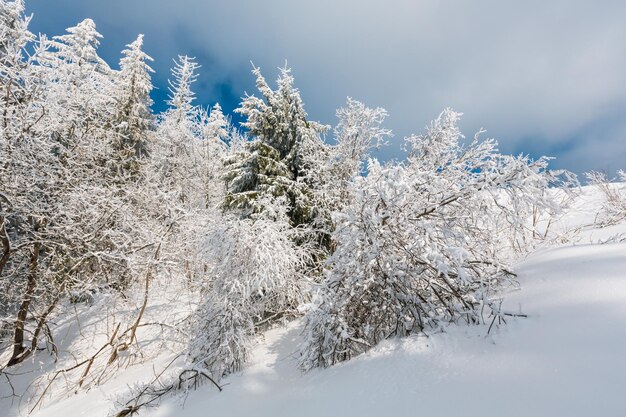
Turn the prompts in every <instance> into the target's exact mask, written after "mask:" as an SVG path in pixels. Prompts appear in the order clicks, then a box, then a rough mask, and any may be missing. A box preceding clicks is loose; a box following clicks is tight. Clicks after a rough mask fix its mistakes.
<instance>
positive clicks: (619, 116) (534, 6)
mask: <svg viewBox="0 0 626 417" xmlns="http://www.w3.org/2000/svg"><path fill="white" fill-rule="evenodd" d="M26 3H27V9H28V11H29V12H30V13H34V18H33V20H32V24H31V29H32V30H33V31H34V32H43V33H46V34H48V35H50V36H52V35H56V34H61V33H62V32H63V31H64V29H65V28H66V27H69V26H73V25H75V24H76V23H77V22H79V21H81V20H82V19H84V18H86V17H91V18H93V19H94V20H95V22H96V24H97V27H98V30H99V31H100V32H101V33H102V34H103V35H104V39H103V41H102V45H101V48H100V52H101V55H102V56H103V57H104V58H105V59H107V60H108V61H109V62H110V63H111V64H112V65H113V66H115V65H117V64H116V63H117V61H118V60H119V51H121V50H122V49H123V48H124V45H125V44H127V43H130V42H131V41H132V40H134V39H135V37H136V36H137V34H139V33H143V34H145V36H146V38H145V49H146V51H147V52H148V53H149V54H150V55H151V56H152V57H153V58H155V63H154V68H155V69H156V70H157V74H156V75H155V79H154V82H155V85H156V86H157V87H158V88H159V90H157V92H156V93H155V100H157V102H158V103H162V100H163V98H164V97H165V95H166V94H167V90H166V85H167V84H166V80H167V78H168V74H169V67H170V66H171V63H172V59H173V58H175V57H176V56H177V55H179V54H181V55H182V54H186V55H189V56H194V57H196V58H197V61H198V62H199V63H200V64H201V65H202V68H201V74H200V77H199V79H198V83H197V86H196V91H197V92H198V101H199V103H201V104H212V103H214V102H216V101H218V102H220V103H221V104H222V106H223V107H224V108H225V109H226V110H232V109H233V108H235V107H236V106H237V104H238V102H239V99H240V97H241V96H242V95H243V94H244V92H245V91H247V92H249V93H254V79H253V77H252V75H251V74H250V68H251V65H250V62H251V61H252V62H254V64H255V65H257V66H260V67H261V68H262V69H263V72H264V74H265V75H266V77H267V78H268V79H274V78H275V77H276V73H277V71H276V68H277V67H279V66H282V65H284V63H285V60H286V61H287V62H288V64H289V66H290V67H292V68H293V73H294V75H295V77H296V84H297V86H298V87H299V88H300V90H301V92H302V96H303V99H304V102H305V105H306V108H307V111H308V113H309V115H310V117H311V118H312V119H315V120H319V121H322V122H324V123H328V124H335V116H334V113H335V109H336V108H337V107H339V106H341V105H342V104H343V103H344V102H345V98H346V97H347V96H351V97H354V98H356V99H358V100H361V101H363V102H365V103H366V104H368V105H370V106H381V107H384V108H386V109H387V110H388V111H389V113H390V117H389V118H388V123H387V127H389V128H391V129H392V130H393V131H394V133H395V137H394V139H393V141H392V142H393V143H392V144H391V145H390V147H389V148H388V149H387V150H385V151H383V152H381V154H380V157H381V158H390V157H401V152H400V150H399V149H400V144H401V142H402V138H403V137H404V136H407V135H409V134H410V133H415V132H420V131H422V130H423V128H424V126H425V125H426V124H427V123H428V121H429V120H431V119H432V118H434V117H436V116H437V115H438V114H439V112H440V111H441V110H442V109H443V108H445V107H453V108H454V109H455V110H457V111H461V112H463V113H464V119H463V122H462V125H461V128H462V130H463V131H464V132H465V133H466V135H467V136H471V135H472V134H473V132H474V131H476V130H478V129H479V128H481V127H484V128H485V129H487V135H488V136H490V137H495V138H497V139H498V140H499V142H500V148H501V149H502V150H503V151H505V152H514V153H519V152H524V153H530V154H531V155H533V156H538V155H543V154H545V155H550V156H554V157H557V160H556V161H555V163H554V166H555V167H566V168H569V169H571V170H574V171H575V172H577V173H581V172H583V171H586V170H590V169H597V170H606V171H609V172H614V171H615V170H616V169H618V168H626V2H624V1H620V0H600V1H589V0H551V1H545V0H541V1H539V0H525V1H515V2H513V1H506V0H505V1H503V0H471V1H470V0H388V1H373V0H315V1H306V2H305V1H297V0H263V1H260V0H245V1H244V0H228V1H218V0H106V1H103V0H26ZM157 106H162V104H157Z"/></svg>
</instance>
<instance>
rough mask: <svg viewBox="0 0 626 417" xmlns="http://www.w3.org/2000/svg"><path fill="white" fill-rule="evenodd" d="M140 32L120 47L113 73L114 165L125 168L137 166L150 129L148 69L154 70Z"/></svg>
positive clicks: (145, 148) (149, 70)
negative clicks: (127, 43) (117, 69)
mask: <svg viewBox="0 0 626 417" xmlns="http://www.w3.org/2000/svg"><path fill="white" fill-rule="evenodd" d="M142 46H143V35H139V36H138V37H137V39H136V40H135V41H134V42H132V43H131V44H129V45H127V49H125V50H124V51H122V54H123V55H124V57H123V58H122V59H121V60H120V71H119V73H117V74H116V77H115V84H116V85H115V88H116V90H117V91H116V94H115V99H116V111H115V113H116V114H115V121H114V125H115V130H116V131H117V135H116V136H115V137H114V138H113V142H112V146H113V149H114V155H115V156H116V159H117V160H118V161H117V163H116V165H117V166H118V167H119V168H124V169H125V170H127V171H130V172H135V173H136V171H137V170H138V167H137V160H138V159H139V158H142V157H145V156H146V155H147V153H148V145H147V143H146V141H147V139H148V132H150V131H151V130H153V127H154V117H153V116H152V112H151V110H150V106H151V105H152V99H151V98H150V92H151V91H152V81H151V78H150V73H152V72H154V71H153V70H152V68H150V66H149V65H148V62H150V61H152V58H151V57H150V56H148V55H147V54H146V53H145V52H144V51H143V50H142V49H141V48H142Z"/></svg>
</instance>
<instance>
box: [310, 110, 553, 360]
mask: <svg viewBox="0 0 626 417" xmlns="http://www.w3.org/2000/svg"><path fill="white" fill-rule="evenodd" d="M459 117H460V114H459V113H456V112H454V111H452V110H449V109H448V110H446V111H444V112H443V113H442V114H441V115H440V116H439V118H438V119H437V120H435V121H434V122H433V123H432V125H431V126H430V128H429V129H428V131H427V132H426V134H424V135H420V136H411V137H409V138H407V139H406V141H407V146H408V148H409V157H408V160H407V163H406V164H405V165H390V166H381V165H380V164H378V163H377V162H375V161H370V163H369V166H368V175H367V176H366V177H359V178H356V179H355V180H354V181H353V182H352V183H351V187H350V193H351V195H352V198H351V202H350V204H349V205H348V206H347V207H346V208H345V209H344V210H343V211H342V212H340V213H337V214H336V217H335V223H336V227H337V228H336V230H335V232H334V234H333V239H334V240H335V241H336V243H337V249H336V251H335V252H334V253H333V255H332V256H331V257H330V259H329V261H328V264H327V270H326V282H325V283H324V284H323V286H322V288H321V291H320V294H319V297H318V299H317V302H316V308H314V309H313V310H312V311H311V312H310V313H309V315H308V318H307V325H306V331H305V342H304V345H303V356H302V367H303V368H304V369H310V368H312V367H317V366H329V365H332V364H334V363H336V362H339V361H343V360H347V359H349V358H350V357H352V356H355V355H357V354H359V353H361V352H364V351H366V350H367V349H369V348H371V347H372V346H374V345H376V344H377V343H378V342H380V341H381V340H384V339H386V338H389V337H392V336H403V335H407V334H409V333H413V332H421V331H428V330H429V329H431V330H433V329H438V328H439V326H440V325H441V324H442V323H447V322H451V321H466V322H467V323H478V322H481V320H482V316H481V311H482V310H481V308H483V307H485V308H486V310H487V311H490V307H491V306H493V303H492V298H491V297H492V296H493V295H492V291H491V289H492V288H493V287H497V286H498V285H499V284H500V283H501V282H502V280H503V279H504V278H506V277H507V276H510V275H511V274H512V273H511V272H510V268H509V266H508V265H507V262H506V260H507V259H509V258H508V256H507V255H508V254H507V253H505V252H504V250H503V248H502V245H501V241H500V239H499V234H498V233H497V230H495V229H494V225H497V224H498V223H496V222H494V221H493V220H494V218H495V217H498V216H501V215H502V213H505V215H506V216H507V217H508V218H509V219H511V220H513V219H514V218H515V217H516V216H519V215H520V214H519V212H518V211H516V210H514V208H511V207H507V206H504V205H498V201H499V199H501V198H502V195H503V194H504V195H513V196H514V198H515V199H516V201H522V202H525V203H528V204H534V205H538V206H540V207H542V208H547V209H549V208H552V207H553V202H552V201H551V200H550V198H549V197H546V193H543V191H545V189H546V188H547V187H548V185H549V184H550V182H551V181H552V180H553V175H552V174H551V173H549V172H548V171H546V167H547V160H546V159H539V160H537V161H532V160H530V159H528V158H527V157H523V156H520V157H512V156H507V155H501V154H499V153H498V152H497V150H496V143H495V141H493V140H485V141H479V140H478V138H476V139H475V140H474V141H472V142H471V144H469V145H468V146H466V147H464V146H463V145H462V144H461V139H462V135H461V133H460V131H459V130H458V127H457V122H458V119H459ZM494 206H495V207H496V209H494ZM527 220H528V219H517V221H512V222H511V225H512V226H514V227H521V226H520V225H521V224H523V223H524V222H526V221H527Z"/></svg>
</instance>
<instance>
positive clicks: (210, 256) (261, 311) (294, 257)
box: [189, 202, 308, 379]
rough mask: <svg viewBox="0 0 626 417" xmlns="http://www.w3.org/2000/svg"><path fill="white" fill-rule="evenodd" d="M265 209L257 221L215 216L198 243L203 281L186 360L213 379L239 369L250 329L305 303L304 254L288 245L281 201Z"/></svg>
mask: <svg viewBox="0 0 626 417" xmlns="http://www.w3.org/2000/svg"><path fill="white" fill-rule="evenodd" d="M267 207H268V208H271V210H266V211H265V212H264V213H263V214H262V215H261V216H262V217H257V218H247V219H241V218H239V217H236V216H233V215H226V216H223V217H219V218H218V219H216V220H215V221H214V222H212V223H211V225H210V226H209V230H208V233H207V236H206V239H205V241H204V248H203V249H204V254H205V260H206V262H207V265H208V266H207V277H208V282H207V283H206V287H205V289H204V293H205V296H204V298H203V303H202V305H201V306H200V308H199V309H198V312H197V314H196V317H195V320H194V321H195V324H194V331H193V340H192V341H191V344H190V351H189V356H190V359H191V361H192V363H194V364H195V365H196V366H200V367H204V368H205V369H207V370H208V371H209V372H210V374H211V376H212V377H213V378H216V379H219V378H221V377H222V376H223V375H224V374H227V373H229V372H232V371H234V370H237V369H239V368H240V367H241V364H242V363H243V362H244V361H245V358H246V356H247V353H246V352H247V348H248V346H249V343H250V337H251V336H253V335H254V333H255V331H256V329H258V328H259V327H263V326H265V325H267V324H270V323H272V322H274V321H276V320H277V319H279V318H281V317H284V316H287V315H293V314H296V313H297V310H296V309H297V307H298V306H299V305H300V304H302V303H303V302H304V301H305V300H306V299H307V293H306V288H307V285H306V280H305V278H304V276H303V275H302V270H303V267H304V265H305V264H306V261H307V253H308V252H307V250H306V249H305V248H303V247H302V246H298V245H296V244H295V243H294V239H293V236H292V234H293V233H297V230H294V229H293V228H292V227H291V226H290V225H289V221H288V219H287V216H286V213H285V205H284V202H282V203H281V202H279V203H278V204H277V203H276V202H274V203H269V202H268V203H267Z"/></svg>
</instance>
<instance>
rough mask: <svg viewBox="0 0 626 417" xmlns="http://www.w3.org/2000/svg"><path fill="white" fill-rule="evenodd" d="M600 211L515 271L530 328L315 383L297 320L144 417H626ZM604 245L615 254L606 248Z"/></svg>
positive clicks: (152, 364)
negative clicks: (571, 236) (219, 374)
mask: <svg viewBox="0 0 626 417" xmlns="http://www.w3.org/2000/svg"><path fill="white" fill-rule="evenodd" d="M596 202H597V196H596V195H595V194H594V193H593V189H590V188H585V189H584V193H583V195H582V196H581V197H580V198H579V200H578V202H577V203H576V205H575V207H574V208H573V209H572V210H571V211H570V212H569V213H568V214H567V215H566V216H564V218H563V219H562V221H561V222H560V223H559V224H558V225H555V226H553V227H565V228H568V229H571V228H572V227H575V226H582V228H581V231H580V232H579V233H578V234H577V237H576V239H575V240H574V242H576V243H571V241H570V243H567V244H564V245H562V246H560V247H554V248H550V249H542V250H540V251H537V252H535V253H533V254H531V255H530V256H529V257H528V258H527V259H525V260H524V261H522V262H520V263H519V264H518V265H517V267H516V271H517V273H518V281H519V283H520V288H521V289H520V290H516V291H511V292H509V293H504V294H503V300H504V301H503V310H505V311H508V312H512V313H520V312H521V313H523V314H524V315H527V317H525V318H524V317H510V316H507V317H505V318H506V321H507V323H506V324H502V325H498V323H497V321H496V323H494V325H493V327H492V328H491V330H490V331H489V328H490V324H491V319H490V318H488V317H485V324H484V325H480V326H471V327H467V326H448V327H447V328H446V331H445V332H442V333H438V334H434V335H431V336H430V337H426V336H413V337H409V338H406V339H400V340H389V341H387V342H385V343H383V344H382V345H380V346H377V347H376V348H375V349H373V350H371V351H370V352H368V353H367V354H364V355H362V356H360V357H357V358H355V359H353V360H351V361H349V362H347V363H343V364H340V365H338V366H335V367H332V368H329V369H323V370H314V371H312V372H309V373H307V374H302V373H301V372H300V371H299V370H298V369H297V366H296V362H297V354H298V353H297V352H298V343H299V340H300V332H301V330H302V322H301V321H295V322H292V323H290V324H289V325H287V326H285V327H282V328H276V329H273V330H270V331H269V332H267V333H266V335H265V337H264V339H263V340H260V341H259V342H258V345H257V346H256V348H255V349H254V351H253V354H252V357H251V358H250V361H249V364H248V366H247V368H246V369H245V370H244V371H243V372H240V373H237V374H234V375H231V376H230V377H228V378H226V379H225V380H223V381H222V384H223V388H224V389H223V391H222V392H217V390H216V389H215V388H214V387H213V386H211V385H210V384H207V385H204V386H202V387H201V388H200V389H198V390H197V391H192V392H191V393H189V395H188V396H186V397H183V396H180V395H179V396H169V397H167V399H166V400H165V401H164V402H163V403H162V404H161V405H160V406H159V407H156V408H147V409H143V410H142V411H141V412H140V414H139V415H140V416H155V417H174V416H176V417H200V416H206V415H215V416H222V417H225V416H272V417H281V416H298V417H305V416H360V417H369V416H377V417H379V416H397V417H401V416H416V415H419V416H425V417H429V416H432V417H435V416H441V417H443V416H446V417H447V416H457V415H463V416H466V417H472V416H524V417H529V416H532V417H541V416H568V417H577V416H590V415H595V416H603V417H604V416H607V417H610V416H626V401H625V400H624V393H625V392H626V391H625V390H626V388H625V387H626V356H625V355H624V346H626V243H624V242H622V243H619V240H620V239H619V238H614V239H610V238H611V237H615V236H619V235H620V233H624V232H626V225H624V224H622V225H618V226H613V227H611V228H605V229H600V230H598V229H594V228H593V227H590V226H589V225H590V224H591V223H592V221H593V216H594V215H595V212H596V211H597V205H596V204H595V203H596ZM607 240H610V241H616V242H618V243H606V244H599V243H598V242H603V241H607ZM174 355H175V352H164V353H163V354H162V355H160V356H158V357H157V359H156V360H154V361H147V362H145V363H144V364H142V365H137V366H132V367H129V368H128V369H126V370H120V371H119V372H118V374H117V375H116V377H115V378H112V379H111V380H109V381H108V382H106V383H104V384H102V385H100V386H98V387H96V388H93V389H91V390H90V391H89V392H86V393H85V392H83V391H79V392H78V394H70V395H69V396H64V397H56V398H53V399H48V400H47V402H46V403H44V405H43V407H42V408H41V409H39V410H37V411H35V412H34V413H33V414H32V415H34V416H38V417H43V416H50V417H58V416H79V415H81V416H94V417H95V416H104V415H107V413H110V412H111V410H112V408H111V406H112V403H111V399H112V398H113V397H114V396H115V395H116V393H120V392H123V391H124V390H125V389H127V388H128V386H130V385H132V384H133V383H134V382H135V381H137V380H140V379H143V380H149V379H151V377H152V376H153V375H154V372H155V371H158V369H161V368H162V367H163V366H165V365H166V364H167V363H168V361H169V360H170V359H171V358H172V357H173V356H174ZM3 383H4V382H3V381H0V384H3ZM7 404H8V402H7V400H0V416H4V415H5V413H6V414H8V415H17V410H16V408H15V407H13V408H11V409H8V408H6V406H7ZM3 407H4V408H3ZM6 410H9V411H6ZM118 410H119V408H118Z"/></svg>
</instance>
